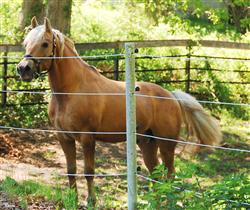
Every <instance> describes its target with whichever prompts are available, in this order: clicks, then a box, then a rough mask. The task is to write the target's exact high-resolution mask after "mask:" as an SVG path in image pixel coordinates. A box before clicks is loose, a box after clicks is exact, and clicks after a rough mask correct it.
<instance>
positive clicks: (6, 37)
mask: <svg viewBox="0 0 250 210" xmlns="http://www.w3.org/2000/svg"><path fill="white" fill-rule="evenodd" d="M20 11H21V1H20V0H13V1H11V3H10V1H1V2H0V20H1V21H0V22H1V24H0V44H3V43H15V42H20V37H21V36H22V32H20V30H19V27H18V15H19V12H20Z"/></svg>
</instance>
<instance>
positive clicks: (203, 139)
mask: <svg viewBox="0 0 250 210" xmlns="http://www.w3.org/2000/svg"><path fill="white" fill-rule="evenodd" d="M172 93H173V95H174V97H175V98H176V99H177V100H178V102H179V104H180V106H181V110H182V114H183V118H184V122H185V124H186V126H187V131H188V135H190V134H192V135H194V136H195V137H196V138H198V140H199V141H200V143H202V144H209V145H218V144H219V143H220V141H221V139H222V134H221V131H220V127H219V123H218V121H217V120H216V119H215V118H214V117H212V116H211V115H209V114H208V113H207V112H206V111H205V110H204V108H203V107H202V106H201V105H200V104H199V102H198V101H197V100H196V99H195V98H194V97H192V96H191V95H189V94H187V93H185V92H183V91H180V90H176V91H173V92H172Z"/></svg>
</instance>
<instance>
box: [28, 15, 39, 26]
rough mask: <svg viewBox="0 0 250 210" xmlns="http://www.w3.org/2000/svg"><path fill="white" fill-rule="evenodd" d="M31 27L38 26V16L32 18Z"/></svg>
mask: <svg viewBox="0 0 250 210" xmlns="http://www.w3.org/2000/svg"><path fill="white" fill-rule="evenodd" d="M30 25H31V28H35V27H37V26H38V22H37V20H36V16H34V17H33V18H32V19H31V24H30Z"/></svg>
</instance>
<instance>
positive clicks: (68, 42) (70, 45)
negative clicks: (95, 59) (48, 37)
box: [53, 30, 102, 73]
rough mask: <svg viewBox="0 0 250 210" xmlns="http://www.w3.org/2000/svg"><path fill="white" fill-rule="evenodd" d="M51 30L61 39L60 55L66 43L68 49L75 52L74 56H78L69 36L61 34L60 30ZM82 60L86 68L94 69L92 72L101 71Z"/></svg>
mask: <svg viewBox="0 0 250 210" xmlns="http://www.w3.org/2000/svg"><path fill="white" fill-rule="evenodd" d="M53 32H54V33H55V34H56V35H57V36H59V37H61V40H62V42H61V43H60V44H61V56H62V53H63V50H64V46H65V44H67V45H68V46H69V47H70V49H72V50H73V52H74V53H75V54H76V56H79V54H78V52H77V50H76V48H75V44H74V42H73V41H72V40H71V39H70V38H68V37H67V36H65V35H64V34H62V33H61V32H60V31H58V30H53ZM59 39H60V38H59ZM82 62H83V63H84V65H86V66H87V67H88V69H90V70H92V71H94V72H96V73H100V72H102V71H101V70H100V69H98V68H96V67H95V66H92V65H89V64H87V63H86V62H85V61H83V60H82Z"/></svg>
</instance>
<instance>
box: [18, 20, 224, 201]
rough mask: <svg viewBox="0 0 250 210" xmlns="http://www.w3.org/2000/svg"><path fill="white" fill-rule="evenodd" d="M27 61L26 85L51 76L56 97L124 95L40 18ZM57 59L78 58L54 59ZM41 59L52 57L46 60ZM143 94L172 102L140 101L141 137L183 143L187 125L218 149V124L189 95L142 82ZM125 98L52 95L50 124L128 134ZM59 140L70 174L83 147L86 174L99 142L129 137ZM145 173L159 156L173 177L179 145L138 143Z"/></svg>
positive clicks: (23, 67) (28, 42)
mask: <svg viewBox="0 0 250 210" xmlns="http://www.w3.org/2000/svg"><path fill="white" fill-rule="evenodd" d="M24 46H25V48H26V55H25V56H24V58H23V60H22V61H21V62H20V63H19V64H18V66H17V71H18V73H19V74H20V76H21V78H22V79H23V80H24V81H31V80H32V79H33V77H35V75H37V74H39V73H40V72H41V71H42V72H46V73H48V79H49V84H50V88H51V90H52V92H60V93H125V83H124V82H119V81H114V80H110V79H107V78H106V77H104V76H102V75H101V74H100V73H99V71H98V70H96V69H95V68H93V67H91V66H89V65H88V64H87V63H86V62H84V61H82V60H81V59H80V58H79V57H77V56H78V54H77V52H76V50H75V47H74V44H73V43H72V42H71V41H70V40H69V39H68V38H67V37H65V36H64V35H63V34H62V33H60V32H59V31H58V30H55V29H52V27H51V24H50V22H49V20H48V19H47V18H45V21H44V25H41V26H38V23H37V21H36V19H35V17H34V18H33V19H32V20H31V26H30V31H29V33H28V34H27V36H26V38H25V40H24ZM54 56H57V57H58V56H63V57H70V56H76V58H68V59H53V57H54ZM40 57H51V59H50V58H48V59H42V58H40ZM136 86H138V87H139V88H138V89H139V90H138V93H139V94H144V95H150V96H161V97H168V98H172V99H173V100H162V99H157V98H145V97H137V99H136V118H137V132H138V133H141V134H151V135H155V136H159V137H165V138H171V139H179V138H180V136H179V135H180V129H181V125H182V123H186V124H188V128H189V129H188V130H189V131H190V132H191V133H192V134H193V135H195V136H196V137H197V139H198V140H199V141H200V142H201V143H204V144H210V145H213V144H217V143H219V142H220V139H221V133H220V129H219V127H218V125H217V121H216V120H215V119H214V118H212V117H211V116H210V115H209V114H207V113H206V112H205V111H204V109H203V108H202V106H201V105H200V104H199V103H198V102H197V101H196V100H195V99H194V98H193V97H192V96H190V95H188V94H186V93H184V92H182V91H175V92H169V91H167V90H165V89H163V88H161V87H160V86H158V85H155V84H152V83H146V82H138V83H137V84H136ZM176 99H178V100H176ZM125 109H126V107H125V96H124V95H122V94H121V96H112V95H111V94H110V95H101V94H100V95H98V96H97V95H91V96H90V95H86V94H85V95H84V94H83V95H80V96H79V95H76V94H75V95H74V94H53V95H52V98H51V101H50V103H49V118H50V120H51V122H52V124H53V126H54V127H55V128H56V129H57V130H66V131H85V132H124V131H125V130H126V122H125V118H126V115H125ZM58 139H59V142H60V144H61V146H62V149H63V151H64V153H65V156H66V162H67V172H68V173H69V174H75V173H76V143H75V141H78V142H80V144H81V145H82V147H83V155H84V172H85V173H86V174H94V173H95V160H94V159H95V142H96V141H103V142H113V143H115V142H121V141H125V140H126V138H125V135H123V134H120V135H113V134H108V135H104V134H98V135H95V134H79V133H71V134H68V133H58ZM137 144H138V146H139V147H140V149H141V152H142V155H143V159H144V162H145V165H146V167H147V168H148V170H149V171H150V172H152V171H153V169H154V167H155V166H156V165H157V164H158V158H157V151H158V149H159V151H160V154H161V159H162V161H163V163H164V164H165V165H166V167H167V168H168V175H169V176H170V175H171V174H172V173H173V172H174V151H175V147H176V144H177V143H176V142H171V141H163V140H155V139H153V138H152V139H149V138H145V137H138V138H137ZM68 178H69V184H70V186H71V187H73V188H75V189H76V179H75V177H74V176H70V175H69V177H68ZM86 179H87V185H88V198H89V199H92V200H95V192H94V184H93V176H86Z"/></svg>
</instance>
